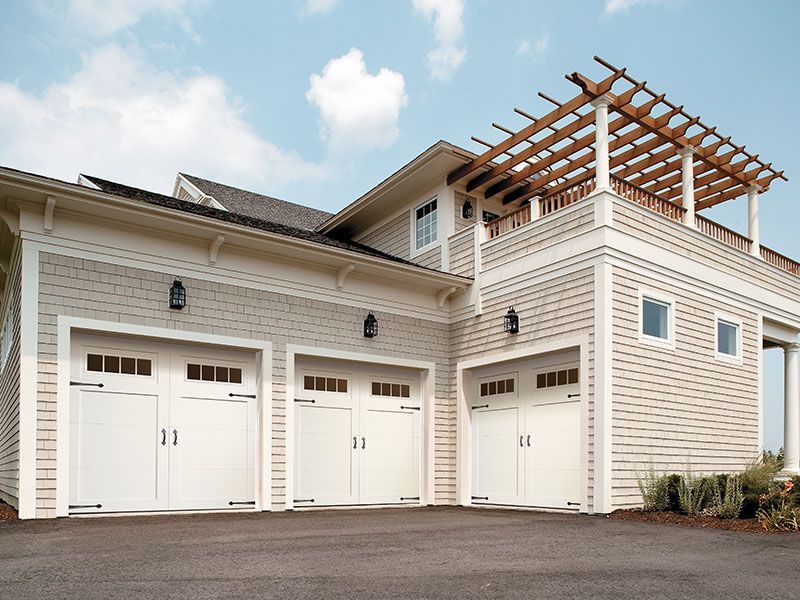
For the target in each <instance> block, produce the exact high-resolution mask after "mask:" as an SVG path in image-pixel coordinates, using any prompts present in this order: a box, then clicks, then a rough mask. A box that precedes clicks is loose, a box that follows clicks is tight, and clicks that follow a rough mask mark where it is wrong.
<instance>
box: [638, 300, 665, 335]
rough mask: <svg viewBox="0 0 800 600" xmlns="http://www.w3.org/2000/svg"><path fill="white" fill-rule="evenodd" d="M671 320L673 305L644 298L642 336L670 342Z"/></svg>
mask: <svg viewBox="0 0 800 600" xmlns="http://www.w3.org/2000/svg"><path fill="white" fill-rule="evenodd" d="M671 319H672V305H671V304H670V303H669V302H664V301H662V300H656V299H654V298H648V297H647V296H643V297H642V330H641V333H642V336H644V337H645V338H650V339H655V340H659V341H663V342H670V341H671V333H670V332H671V329H672V327H671Z"/></svg>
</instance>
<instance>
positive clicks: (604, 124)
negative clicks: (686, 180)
mask: <svg viewBox="0 0 800 600" xmlns="http://www.w3.org/2000/svg"><path fill="white" fill-rule="evenodd" d="M610 105H611V98H609V97H608V96H599V97H597V98H595V99H594V100H592V106H593V107H594V123H595V128H594V130H595V144H594V154H595V160H594V162H595V189H598V190H610V189H611V176H610V171H611V168H610V164H609V158H608V107H609V106H610Z"/></svg>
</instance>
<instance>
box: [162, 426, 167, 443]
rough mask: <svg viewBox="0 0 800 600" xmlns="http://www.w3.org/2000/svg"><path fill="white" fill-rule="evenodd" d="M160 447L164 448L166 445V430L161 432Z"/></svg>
mask: <svg viewBox="0 0 800 600" xmlns="http://www.w3.org/2000/svg"><path fill="white" fill-rule="evenodd" d="M161 445H162V446H166V445H167V430H166V429H162V430H161Z"/></svg>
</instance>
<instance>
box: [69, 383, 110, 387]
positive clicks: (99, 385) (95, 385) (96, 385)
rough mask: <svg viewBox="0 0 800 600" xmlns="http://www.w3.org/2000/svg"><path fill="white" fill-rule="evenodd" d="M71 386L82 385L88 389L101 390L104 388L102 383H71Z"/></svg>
mask: <svg viewBox="0 0 800 600" xmlns="http://www.w3.org/2000/svg"><path fill="white" fill-rule="evenodd" d="M69 384H70V385H82V386H86V387H99V388H101V387H103V384H102V383H84V382H82V381H70V382H69Z"/></svg>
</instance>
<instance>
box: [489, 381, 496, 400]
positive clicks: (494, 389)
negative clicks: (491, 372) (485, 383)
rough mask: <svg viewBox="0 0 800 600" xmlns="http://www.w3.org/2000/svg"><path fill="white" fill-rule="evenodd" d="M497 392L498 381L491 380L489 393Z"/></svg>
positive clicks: (491, 394) (492, 394)
mask: <svg viewBox="0 0 800 600" xmlns="http://www.w3.org/2000/svg"><path fill="white" fill-rule="evenodd" d="M495 394H497V382H496V381H490V382H489V395H490V396H494V395H495Z"/></svg>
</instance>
